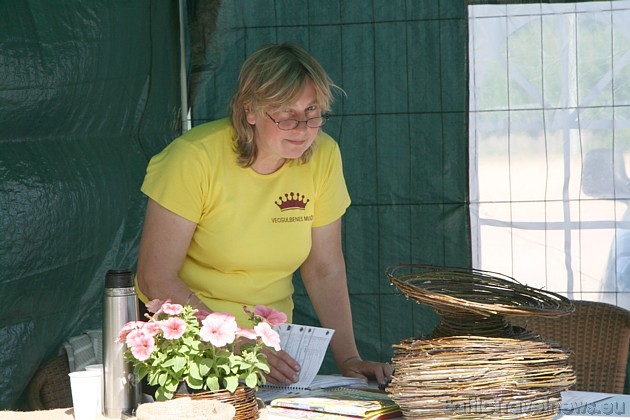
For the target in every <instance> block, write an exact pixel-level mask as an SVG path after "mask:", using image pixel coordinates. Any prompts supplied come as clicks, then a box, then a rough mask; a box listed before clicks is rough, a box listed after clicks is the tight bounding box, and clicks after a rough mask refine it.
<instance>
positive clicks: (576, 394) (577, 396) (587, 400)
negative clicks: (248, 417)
mask: <svg viewBox="0 0 630 420" xmlns="http://www.w3.org/2000/svg"><path fill="white" fill-rule="evenodd" d="M562 400H563V406H562V407H561V409H560V412H559V413H558V415H557V416H556V417H555V419H564V418H574V417H589V418H590V419H592V420H595V419H610V418H611V417H630V395H626V394H602V393H594V392H580V391H567V392H564V393H563V394H562ZM260 414H261V415H260V419H259V420H277V418H275V416H273V415H272V414H267V412H266V410H261V413H260ZM72 419H74V417H73V415H72V409H71V408H60V409H56V410H42V411H24V412H19V411H0V420H72ZM99 420H106V418H105V417H102V416H101V417H100V418H99ZM283 420H284V419H283Z"/></svg>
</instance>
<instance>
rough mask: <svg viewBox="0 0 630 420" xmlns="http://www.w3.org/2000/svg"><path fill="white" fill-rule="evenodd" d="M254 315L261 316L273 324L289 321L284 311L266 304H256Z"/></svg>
mask: <svg viewBox="0 0 630 420" xmlns="http://www.w3.org/2000/svg"><path fill="white" fill-rule="evenodd" d="M254 315H256V316H259V317H261V318H262V319H263V320H264V321H267V322H268V323H270V324H271V325H274V326H275V325H280V324H284V323H285V322H287V316H286V314H285V313H284V312H280V311H277V310H275V309H273V308H269V307H267V306H264V305H256V306H255V307H254Z"/></svg>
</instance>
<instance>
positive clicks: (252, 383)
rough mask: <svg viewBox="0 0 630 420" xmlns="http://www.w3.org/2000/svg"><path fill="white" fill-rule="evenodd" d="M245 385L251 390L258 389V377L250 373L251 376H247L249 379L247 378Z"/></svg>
mask: <svg viewBox="0 0 630 420" xmlns="http://www.w3.org/2000/svg"><path fill="white" fill-rule="evenodd" d="M245 385H247V386H248V387H250V388H256V386H258V375H256V374H255V373H250V374H249V375H247V377H246V378H245Z"/></svg>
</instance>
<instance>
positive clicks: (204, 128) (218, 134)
mask: <svg viewBox="0 0 630 420" xmlns="http://www.w3.org/2000/svg"><path fill="white" fill-rule="evenodd" d="M233 137H234V130H233V128H232V124H231V122H230V119H229V118H222V119H220V120H215V121H210V122H207V123H203V124H200V125H197V126H195V127H193V128H191V129H190V130H188V131H187V132H186V133H184V134H183V135H182V136H181V137H180V139H182V141H185V142H189V143H198V144H205V143H212V142H213V141H215V140H220V139H228V140H231V139H232V138H233Z"/></svg>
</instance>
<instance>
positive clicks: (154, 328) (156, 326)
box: [142, 322, 162, 337]
mask: <svg viewBox="0 0 630 420" xmlns="http://www.w3.org/2000/svg"><path fill="white" fill-rule="evenodd" d="M142 332H143V333H145V334H146V335H150V336H151V337H155V336H156V335H158V334H159V333H161V332H162V327H161V325H160V323H159V322H147V323H145V324H144V326H143V327H142Z"/></svg>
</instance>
